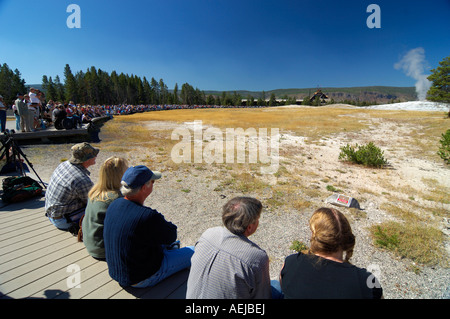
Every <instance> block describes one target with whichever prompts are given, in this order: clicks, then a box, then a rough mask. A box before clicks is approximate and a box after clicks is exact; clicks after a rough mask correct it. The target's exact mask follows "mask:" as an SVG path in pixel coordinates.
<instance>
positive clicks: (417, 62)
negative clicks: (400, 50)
mask: <svg viewBox="0 0 450 319" xmlns="http://www.w3.org/2000/svg"><path fill="white" fill-rule="evenodd" d="M425 66H426V60H425V50H424V49H423V48H415V49H412V50H410V51H409V52H408V53H406V54H405V56H403V58H402V59H401V60H400V61H399V62H397V63H396V64H394V68H395V69H397V70H399V69H402V70H403V72H405V74H406V75H407V76H409V77H412V78H413V79H415V80H416V92H417V97H418V98H419V100H420V101H424V100H425V99H426V97H427V92H428V90H429V88H430V87H431V82H430V81H429V80H428V79H427V77H428V75H425V74H424V71H425Z"/></svg>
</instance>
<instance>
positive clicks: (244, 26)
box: [0, 0, 450, 91]
mask: <svg viewBox="0 0 450 319" xmlns="http://www.w3.org/2000/svg"><path fill="white" fill-rule="evenodd" d="M72 3H73V4H77V5H79V7H80V8H81V15H80V18H81V28H72V29H71V28H68V27H67V25H66V20H67V18H68V17H69V16H70V14H71V12H69V13H68V12H66V9H67V7H68V6H69V5H70V4H72ZM371 3H374V4H378V5H379V6H380V9H381V28H373V29H370V28H368V27H367V24H366V20H367V18H368V17H369V15H370V14H371V13H370V12H369V13H368V12H366V9H367V7H368V5H369V4H371ZM449 16H450V0H430V1H414V0H412V1H411V0H410V1H404V0H389V1H387V0H370V1H365V0H348V1H332V0H291V1H285V0H277V1H272V0H240V1H236V0H158V1H153V0H147V1H135V0H128V1H117V0H89V1H88V0H69V1H65V0H40V1H31V0H22V1H18V0H0V63H1V64H3V63H7V64H8V66H9V67H10V68H11V69H16V68H17V69H19V71H20V72H21V74H22V77H23V78H24V79H25V81H26V82H27V84H37V83H41V80H42V75H44V74H45V75H47V76H52V77H53V78H54V77H55V75H59V76H60V78H61V80H63V79H64V76H63V70H64V66H65V65H66V64H69V65H70V67H71V69H72V71H73V72H74V73H76V72H77V71H79V70H83V71H85V70H87V69H88V68H90V67H91V66H95V67H96V68H97V69H102V70H103V71H106V72H109V73H110V72H111V71H113V70H116V71H117V72H118V73H120V72H123V73H127V74H135V75H138V76H141V77H143V76H146V77H147V79H148V80H150V79H151V78H152V77H154V78H155V79H156V80H159V79H161V78H162V79H163V80H164V82H165V83H166V84H167V85H168V87H169V88H173V86H174V85H175V83H178V86H179V87H181V85H182V84H183V83H186V82H187V83H189V84H190V85H192V86H194V87H196V88H199V89H201V90H255V91H260V90H266V91H267V90H272V89H279V88H310V87H312V88H315V87H318V86H320V87H351V86H369V85H387V86H414V83H415V80H414V79H412V78H411V77H408V76H407V75H406V74H405V73H404V72H402V70H399V69H395V68H394V64H395V63H397V62H398V61H399V60H400V59H401V58H402V56H404V55H405V54H406V53H407V52H408V51H410V50H412V49H415V48H418V47H421V48H423V49H424V52H425V59H426V65H425V73H426V72H428V73H429V70H430V69H432V68H435V67H437V66H438V63H439V61H441V60H442V59H443V58H445V57H446V56H448V55H449V54H450V36H449V34H450V22H449V20H448V19H449V18H448V17H449Z"/></svg>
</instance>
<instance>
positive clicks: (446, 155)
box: [438, 129, 450, 164]
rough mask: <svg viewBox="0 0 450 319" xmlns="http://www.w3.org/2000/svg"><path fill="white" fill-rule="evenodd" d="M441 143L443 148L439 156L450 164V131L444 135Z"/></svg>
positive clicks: (440, 148) (440, 149)
mask: <svg viewBox="0 0 450 319" xmlns="http://www.w3.org/2000/svg"><path fill="white" fill-rule="evenodd" d="M439 142H440V143H441V147H439V151H438V155H439V156H440V157H441V158H442V159H443V160H444V161H445V162H446V163H447V164H450V129H449V130H447V132H445V134H442V139H441V140H440V141H439Z"/></svg>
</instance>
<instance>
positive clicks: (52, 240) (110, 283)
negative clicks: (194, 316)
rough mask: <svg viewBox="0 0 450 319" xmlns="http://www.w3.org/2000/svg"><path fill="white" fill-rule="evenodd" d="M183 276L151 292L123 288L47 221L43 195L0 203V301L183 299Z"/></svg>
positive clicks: (71, 238) (74, 240) (80, 245)
mask: <svg viewBox="0 0 450 319" xmlns="http://www.w3.org/2000/svg"><path fill="white" fill-rule="evenodd" d="M77 269H79V272H76V270H77ZM188 274H189V271H188V270H184V271H182V272H179V273H177V274H175V275H173V276H171V277H170V278H167V279H166V280H165V281H163V282H161V283H160V284H158V285H156V286H155V287H152V288H146V289H137V288H123V287H121V286H120V285H119V284H118V283H117V282H116V281H114V280H112V279H111V277H110V276H109V274H108V267H107V264H106V262H103V261H98V260H96V259H94V258H92V257H91V256H90V255H89V254H88V253H87V251H86V248H85V247H84V244H83V243H80V242H78V241H77V238H76V237H74V236H72V235H71V234H70V233H68V232H65V231H61V230H58V229H57V228H56V227H55V226H53V225H52V224H51V223H50V221H49V220H48V218H47V217H45V213H44V197H39V198H35V199H32V200H29V201H26V202H21V203H14V204H9V205H5V204H4V203H3V202H1V201H0V298H1V299H23V298H27V299H40V298H49V299H113V298H119V299H130V298H140V299H184V298H185V297H186V283H187V277H188ZM77 279H79V286H77V284H78V282H77Z"/></svg>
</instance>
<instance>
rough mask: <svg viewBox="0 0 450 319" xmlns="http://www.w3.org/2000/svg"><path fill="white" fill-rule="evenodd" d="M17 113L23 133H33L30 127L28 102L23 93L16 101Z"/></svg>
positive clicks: (18, 95)
mask: <svg viewBox="0 0 450 319" xmlns="http://www.w3.org/2000/svg"><path fill="white" fill-rule="evenodd" d="M15 105H16V109H17V112H18V113H19V116H20V128H21V130H22V132H31V127H30V126H29V124H30V121H29V117H30V114H29V111H28V105H27V104H26V101H25V100H24V96H23V94H22V93H19V94H17V99H16V101H15Z"/></svg>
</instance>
